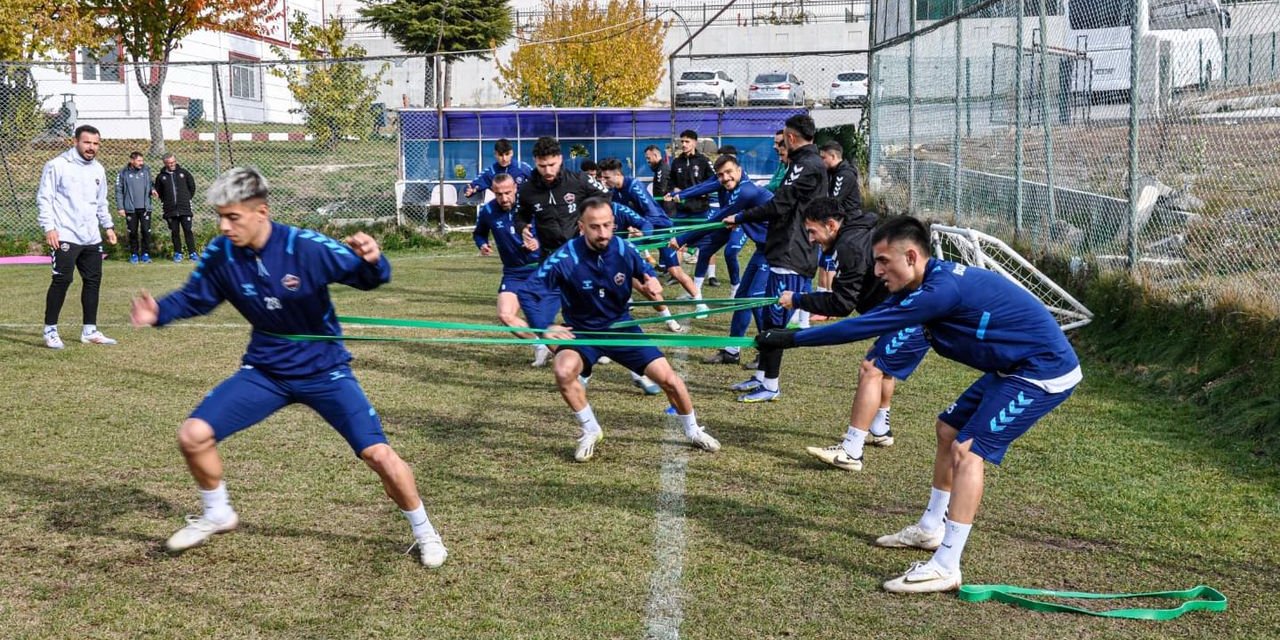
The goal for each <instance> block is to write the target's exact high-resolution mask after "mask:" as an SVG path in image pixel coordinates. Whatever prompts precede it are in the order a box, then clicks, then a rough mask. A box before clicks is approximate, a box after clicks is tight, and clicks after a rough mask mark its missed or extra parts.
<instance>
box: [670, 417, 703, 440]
mask: <svg viewBox="0 0 1280 640" xmlns="http://www.w3.org/2000/svg"><path fill="white" fill-rule="evenodd" d="M676 419H678V420H680V426H681V427H683V428H684V435H685V437H687V438H690V439H692V438H693V437H694V436H696V435H698V432H699V431H702V427H699V426H698V416H697V414H696V413H694V412H693V411H690V412H689V415H687V416H686V415H682V414H678V413H677V414H676Z"/></svg>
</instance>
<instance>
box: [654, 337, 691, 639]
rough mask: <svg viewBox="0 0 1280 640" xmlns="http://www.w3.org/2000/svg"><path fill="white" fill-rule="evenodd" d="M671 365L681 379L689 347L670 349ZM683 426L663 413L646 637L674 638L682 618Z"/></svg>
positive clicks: (686, 457)
mask: <svg viewBox="0 0 1280 640" xmlns="http://www.w3.org/2000/svg"><path fill="white" fill-rule="evenodd" d="M668 355H669V356H673V357H669V358H668V359H669V360H670V362H671V366H672V368H674V369H675V370H676V373H677V374H678V375H679V376H680V377H681V378H683V377H684V374H685V364H686V363H687V362H688V359H689V350H688V349H687V348H684V347H679V348H676V349H671V350H670V353H669V354H668ZM684 440H685V437H684V428H683V427H682V426H681V425H680V421H679V420H678V419H677V418H676V417H675V416H667V421H666V429H665V430H664V433H663V439H662V471H661V472H660V474H659V488H658V504H657V507H656V509H655V512H654V518H655V522H654V536H653V560H654V567H653V574H652V575H651V576H650V578H649V602H648V604H647V605H646V606H645V624H644V626H645V633H644V637H645V638H646V640H678V639H679V638H680V623H681V622H682V621H683V619H684V606H683V604H684V589H683V588H682V587H681V580H682V577H683V575H684V549H685V535H684V480H685V471H686V469H687V468H688V466H689V446H688V445H687V444H685V442H684Z"/></svg>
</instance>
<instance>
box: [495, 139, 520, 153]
mask: <svg viewBox="0 0 1280 640" xmlns="http://www.w3.org/2000/svg"><path fill="white" fill-rule="evenodd" d="M512 151H515V148H514V147H512V146H511V141H510V140H508V139H506V138H498V141H497V142H495V143H493V152H494V153H497V154H506V153H511V152H512Z"/></svg>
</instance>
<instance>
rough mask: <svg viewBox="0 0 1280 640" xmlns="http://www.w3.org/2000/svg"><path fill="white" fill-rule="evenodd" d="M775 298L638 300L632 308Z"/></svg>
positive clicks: (771, 299) (757, 300)
mask: <svg viewBox="0 0 1280 640" xmlns="http://www.w3.org/2000/svg"><path fill="white" fill-rule="evenodd" d="M775 301H777V298H697V299H695V298H683V299H680V300H639V301H633V302H632V303H631V306H633V307H663V306H667V307H692V306H694V305H698V304H707V305H712V304H746V303H748V302H768V303H773V302H775Z"/></svg>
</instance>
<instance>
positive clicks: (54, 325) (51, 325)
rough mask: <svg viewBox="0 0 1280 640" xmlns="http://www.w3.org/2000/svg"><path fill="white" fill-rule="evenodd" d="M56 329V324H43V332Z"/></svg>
mask: <svg viewBox="0 0 1280 640" xmlns="http://www.w3.org/2000/svg"><path fill="white" fill-rule="evenodd" d="M57 330H58V325H56V324H46V325H45V326H44V332H45V333H50V332H53V331H57Z"/></svg>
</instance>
